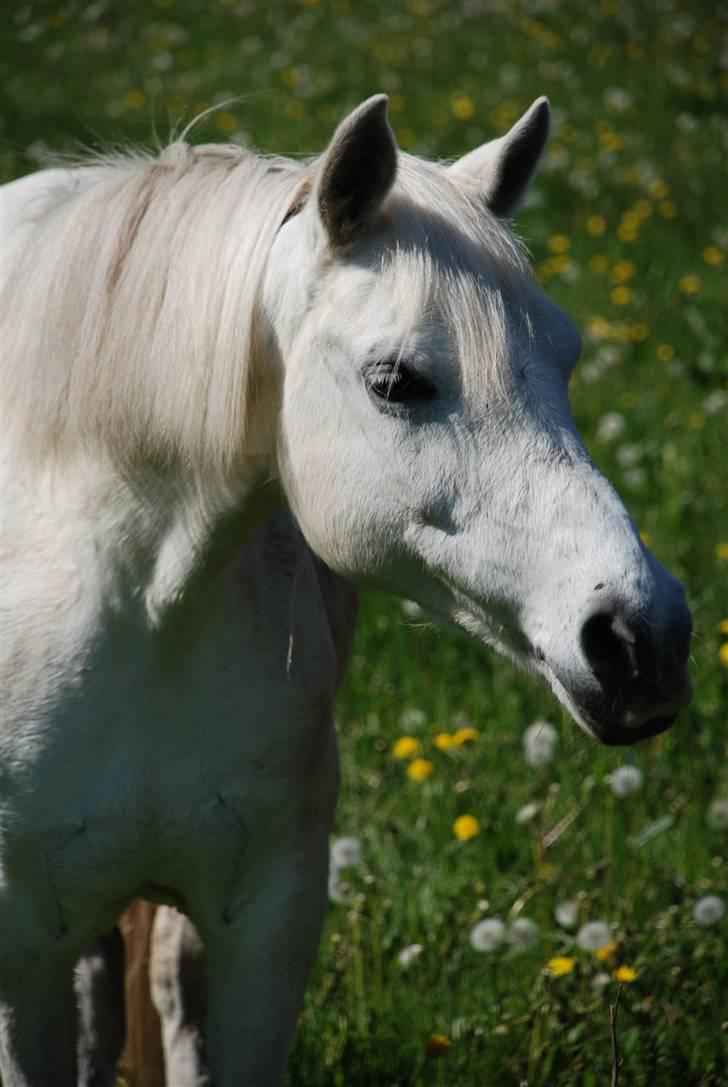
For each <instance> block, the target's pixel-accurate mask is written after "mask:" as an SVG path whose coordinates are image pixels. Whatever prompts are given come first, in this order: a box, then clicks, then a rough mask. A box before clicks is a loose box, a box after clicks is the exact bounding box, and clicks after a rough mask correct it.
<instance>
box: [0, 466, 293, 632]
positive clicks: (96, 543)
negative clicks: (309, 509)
mask: <svg viewBox="0 0 728 1087" xmlns="http://www.w3.org/2000/svg"><path fill="white" fill-rule="evenodd" d="M16 478H18V479H19V478H20V477H16ZM27 482H28V481H27V479H26V485H25V486H24V488H23V492H24V494H25V495H28V494H33V495H34V500H33V505H34V506H35V509H36V510H39V511H40V516H41V517H42V519H43V522H44V526H45V530H46V531H45V535H47V537H48V538H49V539H53V537H54V533H55V532H56V531H58V543H57V545H56V546H57V549H58V550H60V551H62V552H63V553H64V554H65V555H68V553H69V552H71V553H75V554H73V557H74V558H75V559H76V560H77V561H78V562H79V564H82V566H83V569H84V571H85V574H84V576H85V577H88V579H89V580H90V581H93V579H94V578H95V579H96V582H97V584H98V589H99V592H100V594H101V595H102V596H103V597H104V598H105V599H106V601H107V603H108V606H109V607H111V608H112V609H113V610H114V611H117V612H124V613H127V612H140V614H139V615H138V619H139V620H140V622H141V624H142V625H143V626H144V627H145V628H147V629H149V630H153V631H164V630H165V629H169V628H172V627H174V626H175V625H177V624H178V623H179V622H180V621H185V622H186V621H187V620H188V619H189V618H190V616H191V614H192V613H194V611H195V610H196V609H197V608H199V607H200V606H201V605H202V604H203V602H204V601H205V600H206V599H207V597H208V595H209V592H210V587H211V586H212V585H213V584H214V583H215V582H216V581H218V580H219V579H220V577H221V575H222V574H223V572H224V570H225V568H226V567H227V566H229V565H230V564H232V563H233V562H234V560H235V557H236V555H237V554H238V552H239V551H240V550H241V548H242V547H243V546H244V544H245V543H246V541H247V540H249V539H250V538H251V537H252V536H253V534H254V533H255V532H256V530H257V529H258V528H259V527H260V526H261V525H262V524H263V522H264V521H265V520H267V519H268V518H269V517H270V516H271V515H272V514H273V513H274V512H275V510H276V509H278V508H280V507H281V506H282V505H284V503H285V500H284V497H283V494H282V492H281V490H280V488H279V485H278V483H277V480H276V477H275V473H274V471H273V470H272V467H271V464H270V462H269V461H268V460H267V459H266V458H262V457H261V458H250V459H249V460H247V461H245V462H243V463H242V464H240V465H238V466H237V467H236V470H235V471H234V472H230V473H228V474H227V476H226V477H224V478H223V477H220V476H211V475H208V476H203V475H201V474H199V473H183V472H182V471H181V470H179V469H175V470H172V469H164V470H162V469H159V468H157V467H148V466H147V467H143V468H134V469H131V470H129V469H124V470H121V469H119V468H117V467H115V466H113V465H111V464H110V463H105V464H104V463H100V462H99V461H98V460H97V459H96V458H94V460H93V461H91V460H90V459H89V460H88V461H82V460H80V459H76V460H75V461H74V462H73V463H72V464H67V465H65V466H63V467H61V466H59V465H58V464H56V465H54V466H53V467H52V469H50V470H49V471H48V472H47V473H42V474H41V475H40V476H39V477H37V479H36V484H37V485H36V486H34V487H30V488H29V487H27ZM10 500H12V498H11V499H10ZM13 504H14V505H18V504H20V503H18V502H17V501H16V502H14V503H13ZM26 508H27V507H26ZM28 512H29V513H30V518H31V524H32V517H33V515H34V512H35V511H34V510H33V509H31V510H30V511H28Z"/></svg>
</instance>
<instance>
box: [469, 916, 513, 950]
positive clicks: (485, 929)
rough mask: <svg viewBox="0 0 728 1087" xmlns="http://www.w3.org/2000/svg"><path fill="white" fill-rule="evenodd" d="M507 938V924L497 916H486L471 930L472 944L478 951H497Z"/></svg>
mask: <svg viewBox="0 0 728 1087" xmlns="http://www.w3.org/2000/svg"><path fill="white" fill-rule="evenodd" d="M505 938H506V926H505V925H504V924H503V922H502V921H501V920H499V918H497V917H486V918H485V919H484V920H483V921H478V923H477V925H475V926H474V927H473V928H472V929H471V930H470V946H471V947H473V948H474V949H475V950H476V951H495V950H496V948H498V947H500V945H501V944H502V943H503V941H504V940H505Z"/></svg>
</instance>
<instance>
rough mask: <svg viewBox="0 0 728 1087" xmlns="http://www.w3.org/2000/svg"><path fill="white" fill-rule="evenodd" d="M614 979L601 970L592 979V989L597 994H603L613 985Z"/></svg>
mask: <svg viewBox="0 0 728 1087" xmlns="http://www.w3.org/2000/svg"><path fill="white" fill-rule="evenodd" d="M611 981H612V979H611V977H610V976H609V974H607V973H606V972H605V971H604V970H600V971H599V973H598V974H595V975H594V977H593V978H592V979H591V987H592V989H593V990H594V992H595V993H601V992H602V990H603V989H606V987H607V986H608V985H609V984H610V983H611Z"/></svg>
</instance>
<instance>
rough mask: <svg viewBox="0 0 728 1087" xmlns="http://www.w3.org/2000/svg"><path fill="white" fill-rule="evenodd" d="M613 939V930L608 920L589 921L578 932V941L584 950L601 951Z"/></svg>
mask: <svg viewBox="0 0 728 1087" xmlns="http://www.w3.org/2000/svg"><path fill="white" fill-rule="evenodd" d="M611 939H612V930H611V929H610V927H609V925H608V924H607V923H606V921H588V922H587V924H586V925H582V926H581V928H580V929H579V931H578V932H577V934H576V942H577V944H578V945H579V947H580V948H581V949H582V951H600V950H601V948H603V947H606V946H607V944H608V943H609V942H610V940H611Z"/></svg>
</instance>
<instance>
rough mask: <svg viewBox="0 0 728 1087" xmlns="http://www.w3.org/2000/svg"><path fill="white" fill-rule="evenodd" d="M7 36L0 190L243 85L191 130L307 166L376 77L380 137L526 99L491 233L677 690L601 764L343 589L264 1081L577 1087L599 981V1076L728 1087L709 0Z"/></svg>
mask: <svg viewBox="0 0 728 1087" xmlns="http://www.w3.org/2000/svg"><path fill="white" fill-rule="evenodd" d="M3 23H4V33H3V40H2V43H1V44H0V51H1V54H0V64H1V66H2V77H3V85H4V88H5V95H4V107H3V115H2V118H1V119H0V123H1V126H2V131H1V136H2V146H1V151H0V154H1V157H0V175H1V177H2V180H10V179H12V178H14V177H16V176H19V175H21V174H23V173H26V172H28V171H29V170H31V169H34V168H35V165H36V163H37V161H38V159H39V157H42V156H43V155H45V154H47V153H48V152H49V151H67V150H77V149H78V147H79V146H80V145H82V146H86V147H91V148H97V147H99V146H108V145H115V144H128V143H129V142H131V143H134V144H139V145H148V144H150V143H155V142H162V143H163V142H165V141H166V140H167V139H168V138H169V137H170V135H171V134H172V133H173V132H174V131H179V130H180V129H181V127H183V126H184V125H185V124H186V123H187V122H188V121H190V120H191V119H192V118H193V117H194V116H195V115H196V114H198V113H200V112H201V111H203V110H205V109H206V108H207V107H208V106H211V105H214V104H218V103H224V102H227V100H228V99H236V98H237V97H238V96H240V98H239V100H236V101H232V102H227V104H225V105H223V106H222V107H221V108H220V109H219V110H218V111H217V112H216V113H214V114H212V115H210V116H209V117H208V118H207V119H205V120H204V121H203V123H202V124H200V126H199V127H198V128H197V129H196V130H195V131H194V133H193V136H192V139H193V140H195V141H200V142H210V141H226V140H234V141H238V142H242V143H244V144H246V145H250V146H253V147H259V148H262V149H265V150H268V151H276V152H279V153H284V154H291V155H295V156H301V155H304V156H305V155H310V154H314V153H316V152H318V151H320V150H321V149H322V148H323V147H324V146H325V144H326V142H327V141H328V139H329V137H330V135H331V132H332V129H333V127H334V126H335V124H336V123H337V121H338V120H339V119H341V117H343V115H344V114H345V113H346V112H347V110H349V109H350V108H351V107H353V106H354V105H356V104H357V103H358V102H359V101H360V100H361V99H363V98H365V97H367V96H368V95H370V94H372V93H374V92H376V91H386V92H387V93H388V94H389V96H390V111H391V121H392V124H393V127H394V129H395V131H396V134H397V137H398V140H399V143H400V145H401V146H402V147H403V148H405V149H406V150H408V151H410V152H412V153H415V154H419V155H425V156H428V157H432V158H448V157H451V156H453V157H454V156H457V155H459V154H462V153H463V152H465V151H468V150H470V149H471V148H473V147H474V146H476V145H477V144H479V143H481V142H482V141H484V140H487V139H490V138H492V137H494V136H496V135H500V134H502V132H503V131H504V130H506V129H507V128H508V127H510V125H511V124H512V123H513V122H514V121H515V120H516V119H517V118H518V116H520V114H521V113H522V112H523V111H524V110H525V109H526V108H527V106H528V105H529V104H530V103H531V101H532V100H533V99H534V98H536V97H537V96H538V95H540V94H547V95H548V96H549V97H550V99H551V102H552V106H553V110H554V128H553V136H552V140H551V143H550V146H549V149H548V151H547V154H546V157H545V161H544V163H543V167H542V170H541V173H540V175H539V178H538V179H537V181H536V184H535V185H534V190H533V193H532V195H531V196H530V198H529V200H528V202H527V204H526V205H525V207H524V208H523V209H522V211H521V213H520V214H519V217H518V220H517V223H516V225H515V229H516V230H517V232H518V233H519V234H520V235H521V236H522V237H523V238H524V239H525V240H526V242H527V244H528V246H529V248H530V250H531V252H532V254H533V258H534V274H535V275H536V276H537V277H538V279H539V280H540V281H541V283H542V284H543V286H544V289H545V290H546V291H547V292H548V293H549V295H550V296H551V297H552V298H553V299H554V300H555V301H556V302H558V303H559V304H560V305H561V306H562V307H563V308H565V309H566V310H567V311H568V312H569V313H570V314H571V316H572V317H573V319H574V320H575V322H576V324H577V325H578V326H579V327H580V328H581V329H582V330H583V332H584V334H585V350H584V355H583V358H582V361H581V363H580V365H579V367H578V369H577V372H576V375H575V377H574V380H573V384H572V401H573V407H574V413H575V416H576V419H577V423H578V425H579V427H580V430H581V432H582V434H583V436H584V438H585V440H586V442H587V445H588V447H589V449H590V451H591V452H592V454H593V456H594V458H595V460H596V461H597V462H598V464H599V466H600V467H601V468H602V470H603V471H604V472H605V473H606V475H607V476H608V477H609V478H610V479H612V480H613V481H614V483H615V485H616V486H617V488H618V489H619V490H620V492H621V493H622V495H623V497H624V498H625V500H626V501H627V503H628V505H629V507H630V509H631V511H632V513H633V516H634V518H635V520H636V522H637V524H638V526H639V528H640V530H641V532H642V534H643V536H644V538H645V540H646V541H647V542H648V543H649V546H650V547H651V548H652V549H653V550H654V551H655V552H656V553H657V555H658V556H659V557H660V558H661V559H662V561H663V562H665V563H666V564H667V565H668V566H669V567H670V568H671V569H672V570H673V571H674V572H675V573H676V574H677V575H678V576H679V577H680V578H681V579H682V580H683V582H684V583H685V585H686V586H687V590H688V597H689V600H690V602H691V605H692V607H693V609H694V614H695V625H696V634H695V641H694V653H693V656H694V664H693V676H694V682H695V691H696V693H695V700H694V703H693V706H692V707H691V709H690V710H689V711H688V712H686V713H685V714H684V715H683V716H682V717H681V718H680V720H679V722H678V724H677V725H676V727H675V728H674V729H673V730H672V731H671V732H670V733H668V734H666V735H665V736H662V737H658V738H656V739H655V740H653V741H650V742H648V743H646V744H644V745H642V746H641V747H640V748H638V749H632V750H630V751H628V752H619V751H605V750H603V749H600V748H597V747H596V746H595V745H594V744H592V743H590V742H588V741H586V739H585V738H584V737H583V736H582V735H581V734H580V733H579V732H578V730H577V729H576V728H575V726H574V725H573V724H571V723H570V722H569V721H568V720H566V719H565V717H564V716H563V715H562V713H561V711H560V710H559V709H558V708H557V707H556V705H555V703H554V700H553V699H552V698H551V697H550V696H549V695H548V694H547V693H545V692H544V691H542V690H541V689H540V688H537V687H535V686H534V685H533V684H532V683H530V682H529V681H527V680H525V679H524V678H523V677H521V676H519V675H517V674H516V673H515V672H514V670H513V669H512V668H511V667H510V666H509V665H507V664H505V663H503V662H501V661H500V660H497V659H496V658H494V657H493V656H492V655H491V654H488V653H487V652H486V651H484V650H483V649H481V648H480V647H478V646H475V645H472V644H470V643H468V642H466V641H464V640H459V639H457V638H455V637H453V636H451V635H449V634H444V633H442V632H437V631H434V630H432V629H431V628H429V627H427V626H426V625H425V624H423V623H422V621H421V617H420V616H419V615H418V614H417V612H416V609H414V608H412V607H411V606H409V605H408V604H407V603H406V602H404V603H403V602H400V601H394V600H390V599H387V598H384V597H381V596H377V595H376V594H370V595H367V596H366V597H365V598H364V600H363V604H362V619H361V625H360V631H359V635H358V638H357V643H356V647H355V651H354V658H353V662H352V666H351V669H350V675H349V679H348V681H347V684H346V687H345V689H344V691H343V694H342V697H341V699H340V702H339V711H338V723H339V735H340V742H341V750H342V765H343V782H342V796H341V803H340V805H339V814H338V818H337V835H338V839H339V840H337V841H335V842H334V843H333V846H332V849H333V859H334V863H333V869H332V872H333V875H332V882H331V889H330V893H331V899H332V902H331V909H330V917H329V921H328V926H327V931H326V934H325V937H324V942H323V944H322V952H321V956H320V960H319V964H318V966H317V969H316V973H315V976H314V978H313V981H312V984H311V986H310V989H309V993H308V995H307V1000H306V1007H305V1011H304V1014H303V1016H302V1022H301V1026H300V1029H299V1033H298V1038H297V1042H296V1048H295V1051H294V1054H293V1059H292V1064H291V1072H290V1084H291V1085H296V1087H304V1085H306V1087H324V1085H326V1087H329V1085H346V1087H359V1085H364V1084H372V1085H375V1084H376V1085H387V1084H392V1085H394V1084H398V1085H402V1087H404V1085H413V1087H414V1085H425V1084H427V1085H429V1084H458V1085H469V1084H473V1085H474V1087H475V1085H483V1084H487V1083H491V1082H495V1081H496V1077H497V1082H498V1083H499V1084H503V1085H505V1087H508V1085H510V1084H513V1085H522V1084H528V1085H530V1087H534V1085H546V1084H549V1085H551V1084H555V1083H558V1084H559V1085H560V1087H570V1085H586V1087H589V1085H591V1084H594V1085H597V1084H599V1085H601V1084H606V1083H607V1082H608V1080H609V1077H610V1075H611V1067H612V1063H611V1062H612V1055H611V1049H610V1041H609V1005H610V1003H614V1000H615V997H616V992H617V987H618V986H619V985H621V986H622V996H621V1003H620V1012H619V1036H620V1046H621V1051H622V1056H623V1062H624V1063H623V1068H622V1075H623V1077H624V1082H626V1083H629V1084H631V1085H642V1084H644V1085H649V1087H661V1085H664V1087H676V1085H678V1084H679V1085H685V1087H690V1085H701V1087H702V1085H706V1087H707V1085H716V1087H717V1085H718V1084H725V1083H726V1081H727V1079H726V1070H727V1069H728V1007H727V1006H726V1002H725V994H726V992H728V956H727V955H726V950H727V949H726V926H727V921H726V916H725V906H724V904H725V901H726V898H728V860H726V839H727V836H728V777H727V771H726V753H727V751H726V746H727V741H726V737H727V735H728V733H727V730H726V724H727V719H728V698H727V697H726V696H727V694H728V500H727V494H726V491H727V480H728V451H727V447H728V427H727V426H726V423H727V421H728V392H727V391H726V382H727V378H728V358H727V356H726V342H727V339H726V331H727V329H726V324H727V319H726V314H727V312H728V307H727V305H726V303H727V301H728V292H727V291H726V268H727V267H728V220H727V219H726V188H727V186H728V171H727V169H726V163H727V162H728V120H727V118H728V112H727V110H726V105H727V101H726V100H727V97H728V94H727V92H728V8H727V7H726V5H725V4H723V3H719V2H716V0H690V2H688V0H589V2H586V0H584V2H576V0H569V2H567V0H561V2H559V0H388V2H384V0H382V2H379V0H267V2H263V0H231V2H230V3H226V2H223V0H185V2H178V0H153V2H144V3H142V2H141V0H124V2H123V3H122V2H120V0H115V2H111V0H95V2H90V3H89V2H81V0H78V2H68V3H62V2H60V3H49V2H43V3H38V2H28V3H23V2H22V0H21V2H19V3H14V4H12V5H11V6H9V7H8V8H6V10H5V15H4V20H3ZM534 721H547V722H548V723H549V727H548V728H545V727H542V726H539V728H538V729H536V730H535V731H531V732H530V733H528V732H527V729H528V727H529V726H530V725H532V724H533V722H534ZM524 734H525V737H524ZM534 736H536V737H537V739H536V740H534ZM342 838H343V839H344V842H343V844H342V842H341V839H342ZM347 839H352V841H347ZM484 922H487V923H486V924H484ZM587 925H591V926H592V927H591V928H590V929H588V928H586V926H587ZM594 925H596V926H597V927H596V928H595V927H594ZM600 925H601V928H599V926H600Z"/></svg>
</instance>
